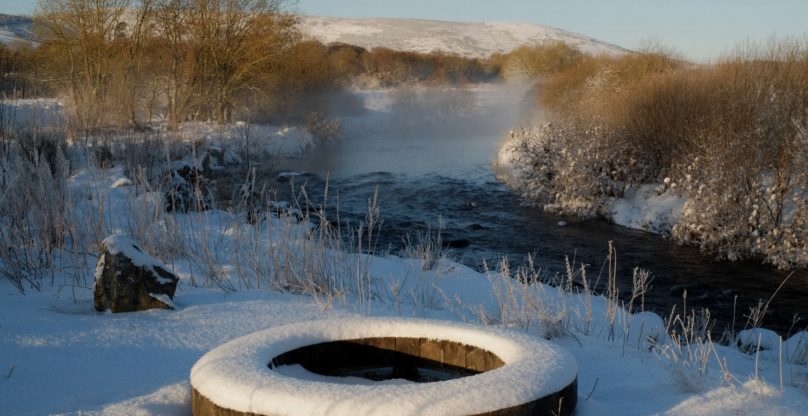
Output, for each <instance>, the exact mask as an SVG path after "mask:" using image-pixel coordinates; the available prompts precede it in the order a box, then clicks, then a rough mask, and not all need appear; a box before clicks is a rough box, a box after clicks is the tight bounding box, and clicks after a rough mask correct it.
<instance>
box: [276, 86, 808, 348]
mask: <svg viewBox="0 0 808 416" xmlns="http://www.w3.org/2000/svg"><path fill="white" fill-rule="evenodd" d="M526 89H527V88H525V87H524V86H512V87H482V88H477V89H474V90H465V91H464V90H444V89H435V90H422V91H419V92H405V93H397V94H396V93H365V94H364V95H365V99H366V103H367V106H368V107H369V108H371V110H369V111H368V114H367V115H365V116H363V117H361V118H358V119H355V120H349V121H348V122H346V123H345V134H344V136H345V137H344V138H343V139H341V140H339V141H337V142H334V143H330V144H327V145H325V146H323V147H322V148H321V149H319V150H318V151H316V152H315V153H313V154H310V155H307V156H306V157H305V158H302V159H290V160H281V161H278V163H277V164H276V166H275V169H280V170H282V171H296V172H306V173H307V174H306V175H302V176H299V177H297V178H296V179H295V182H294V186H295V187H299V186H300V185H302V184H303V183H304V182H305V183H306V189H307V192H308V193H309V196H310V197H311V199H312V200H313V201H316V202H317V201H319V200H318V198H319V197H320V196H321V195H322V189H323V186H324V183H325V179H326V178H328V186H329V202H330V203H331V205H332V206H333V205H336V202H337V195H338V200H339V211H340V217H341V220H342V221H350V222H353V223H354V224H356V223H357V222H358V221H359V220H361V219H362V218H363V217H364V213H365V212H367V204H368V198H370V197H371V196H372V195H373V193H374V191H375V190H377V189H378V194H379V205H380V208H381V216H382V219H383V224H382V229H381V234H380V241H379V247H384V248H389V250H390V252H391V253H393V254H396V253H397V251H398V250H399V249H400V248H401V246H402V238H403V237H404V236H405V235H406V234H408V233H411V234H412V233H414V232H417V231H419V230H426V229H427V228H428V227H430V226H431V227H432V228H433V229H434V228H436V227H437V226H438V223H439V222H440V223H441V224H442V226H443V240H444V241H445V242H451V243H452V246H453V247H454V248H451V249H450V251H449V252H450V255H451V256H452V257H453V258H455V259H457V260H459V261H460V262H462V263H465V264H467V265H469V266H472V267H475V268H477V269H482V267H483V262H487V264H489V265H492V266H494V267H495V265H496V264H497V262H498V261H499V259H501V258H502V257H508V258H509V260H510V261H511V264H512V265H519V264H523V263H524V262H525V260H526V256H527V254H529V253H533V254H535V256H536V257H535V264H537V265H539V266H541V267H542V268H543V269H544V271H545V272H546V273H548V274H552V273H555V272H563V261H564V256H569V258H570V259H571V260H573V259H574V260H575V261H576V262H577V263H579V264H580V263H581V262H583V263H585V264H588V265H589V268H588V276H589V277H590V278H591V279H593V280H595V279H597V277H598V274H599V272H600V271H601V269H602V265H603V263H604V261H605V259H606V255H607V247H608V242H609V241H614V244H615V247H616V249H617V256H618V267H619V279H620V281H619V285H620V288H621V290H622V291H623V293H624V296H627V295H628V294H630V289H631V276H632V269H633V268H634V267H643V268H646V269H649V270H651V272H652V273H653V275H654V280H653V282H652V290H651V291H650V293H649V294H648V295H647V296H646V308H647V309H652V310H655V311H656V312H658V313H660V314H661V315H663V316H664V315H666V314H667V313H669V312H670V310H671V308H672V307H673V306H674V305H679V306H678V307H677V309H678V310H679V311H681V309H680V308H681V307H682V295H683V293H684V292H685V291H686V292H687V308H688V309H690V308H694V307H707V308H709V309H710V310H711V312H712V317H713V318H717V319H718V320H719V322H720V324H721V325H724V324H725V323H728V322H729V321H731V319H732V317H733V310H734V311H735V312H734V314H735V316H736V327H740V328H742V327H743V325H744V323H745V321H746V318H745V317H744V316H745V315H747V314H748V312H749V308H750V307H751V306H754V305H755V304H757V301H758V299H763V300H764V301H766V300H767V299H768V298H769V297H770V296H771V295H772V293H773V292H774V291H775V289H776V288H777V287H778V285H779V284H780V283H781V281H782V280H783V279H784V278H785V277H786V276H787V274H785V273H783V272H779V271H777V270H776V269H773V268H771V267H767V266H762V265H760V264H758V263H756V262H742V263H737V262H736V263H729V262H714V261H713V260H712V259H711V258H710V257H706V256H703V255H701V254H700V253H699V252H698V250H697V249H695V248H691V247H680V246H678V245H677V244H676V243H674V242H671V241H668V240H666V239H664V238H663V237H661V236H658V235H653V234H648V233H644V232H641V231H635V230H630V229H626V228H623V227H619V226H615V225H611V224H609V223H607V222H605V221H597V220H589V221H577V220H575V219H570V218H564V220H565V221H566V222H568V223H569V224H568V225H567V226H565V227H561V226H559V225H558V222H559V220H561V218H559V217H556V216H551V215H547V214H544V213H543V212H542V211H541V210H540V209H537V208H530V207H524V206H522V205H521V201H520V198H519V197H518V195H515V194H513V193H512V192H511V191H510V190H509V189H507V188H506V187H505V186H504V185H503V184H501V183H499V182H498V181H497V180H496V177H495V174H494V172H493V170H492V168H491V161H492V160H494V158H495V157H496V154H497V150H498V147H499V144H500V141H501V138H502V137H503V136H504V135H505V134H507V131H508V130H509V129H510V128H511V127H513V126H516V125H518V124H520V122H521V121H522V120H526V118H525V117H526V116H529V114H527V115H526V114H525V112H524V111H522V110H520V108H521V105H520V104H522V102H523V97H524V96H526V95H525V91H526ZM277 186H278V191H279V193H280V197H281V198H284V196H288V194H286V195H284V194H285V193H287V192H289V190H290V188H291V187H290V186H289V185H288V184H286V183H284V182H282V181H279V183H278V184H277ZM605 280H606V277H605V276H603V277H601V279H600V282H601V285H602V283H603V282H604V281H605ZM736 296H737V302H736ZM806 299H808V273H806V272H805V271H801V272H797V273H796V274H795V275H794V276H792V277H791V278H790V279H789V281H788V282H787V283H786V285H785V286H784V287H783V289H782V290H781V291H780V293H779V294H778V295H777V297H776V298H775V299H774V300H773V301H772V303H771V305H770V306H769V313H768V315H767V317H766V318H765V319H764V322H763V325H764V326H766V327H769V328H772V329H775V330H778V331H780V332H782V333H787V332H788V331H789V329H790V327H791V326H792V318H793V316H794V314H799V315H800V316H808V304H806V302H805V300H806ZM805 326H806V323H805V322H799V323H798V324H797V325H796V327H795V329H801V328H804V327H805ZM716 329H718V330H720V329H721V328H716Z"/></svg>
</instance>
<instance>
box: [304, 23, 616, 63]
mask: <svg viewBox="0 0 808 416" xmlns="http://www.w3.org/2000/svg"><path fill="white" fill-rule="evenodd" d="M301 29H302V30H303V32H304V33H307V34H308V35H309V36H311V37H312V38H314V39H317V40H319V41H321V42H323V43H331V42H343V43H348V44H351V45H357V46H361V47H363V48H366V49H372V48H375V47H385V48H389V49H394V50H402V51H413V52H432V51H435V50H440V51H444V52H453V53H457V54H460V55H464V56H469V57H485V56H488V55H490V54H492V53H494V52H507V51H510V50H512V49H515V48H517V47H518V46H520V45H523V44H526V43H547V42H555V41H564V42H566V43H568V44H570V45H573V46H575V47H577V48H579V49H580V50H582V51H584V52H587V53H592V54H620V53H623V52H625V51H626V50H625V49H623V48H621V47H619V46H615V45H611V44H608V43H605V42H601V41H598V40H595V39H592V38H589V37H587V36H583V35H579V34H575V33H571V32H567V31H564V30H561V29H555V28H551V27H547V26H540V25H536V24H531V23H464V22H442V21H437V20H414V19H347V18H336V17H317V16H305V17H303V18H302V22H301Z"/></svg>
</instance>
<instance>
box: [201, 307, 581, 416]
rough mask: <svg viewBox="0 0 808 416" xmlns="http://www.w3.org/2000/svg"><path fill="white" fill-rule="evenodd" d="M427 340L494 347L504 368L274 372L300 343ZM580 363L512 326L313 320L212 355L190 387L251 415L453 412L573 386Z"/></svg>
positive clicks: (502, 405)
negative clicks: (368, 379)
mask: <svg viewBox="0 0 808 416" xmlns="http://www.w3.org/2000/svg"><path fill="white" fill-rule="evenodd" d="M385 337H391V338H427V339H433V340H442V341H451V342H456V343H461V344H465V345H469V346H473V347H477V348H481V349H484V350H486V351H489V352H491V353H493V354H495V355H496V356H498V357H499V358H500V359H501V360H502V361H503V362H504V363H505V364H504V365H503V366H502V367H499V368H496V369H494V370H490V371H487V372H483V373H480V374H476V375H473V376H468V377H462V378H457V379H452V380H447V381H440V382H433V383H411V384H404V385H390V384H378V385H345V384H337V383H328V382H321V381H311V380H304V379H299V378H293V377H288V376H285V375H282V374H279V373H278V372H275V371H272V370H271V369H270V368H269V367H268V364H269V362H270V360H272V359H273V358H274V357H276V356H279V355H281V354H283V353H286V352H288V351H292V350H295V349H297V348H301V347H305V346H309V345H314V344H320V343H324V342H332V341H346V340H354V339H363V338H385ZM577 374H578V364H577V362H576V361H575V358H574V357H573V356H572V355H571V354H570V353H569V352H567V351H566V350H564V349H563V348H561V347H559V346H557V345H555V344H552V343H550V342H548V341H545V340H543V339H540V338H537V337H533V336H530V335H527V334H524V333H519V332H515V331H510V330H506V329H499V328H491V327H478V326H472V325H468V324H460V323H455V322H445V321H435V320H426V319H403V318H373V317H361V318H346V319H328V320H318V321H308V322H301V323H295V324H291V325H284V326H279V327H273V328H269V329H265V330H263V331H259V332H255V333H253V334H250V335H247V336H244V337H241V338H238V339H235V340H233V341H230V342H228V343H226V344H224V345H222V346H220V347H218V348H216V349H214V350H212V351H210V352H208V353H207V354H205V355H204V356H203V357H202V358H200V359H199V361H197V363H196V364H195V365H194V366H193V368H192V369H191V386H192V387H193V389H194V390H195V392H196V393H198V394H199V395H200V396H202V397H204V398H205V399H207V400H209V401H211V402H212V403H214V404H215V405H217V406H219V407H222V408H225V409H230V410H233V411H237V412H245V413H252V414H290V415H293V414H301V415H303V414H305V415H324V414H329V415H357V414H368V415H370V414H378V415H406V414H423V415H449V414H458V415H459V414H465V415H468V414H477V413H485V412H492V411H496V410H500V409H506V408H511V407H515V406H519V405H523V404H525V403H529V402H532V401H535V400H537V399H541V398H543V397H545V396H549V395H552V394H554V393H558V392H561V391H562V390H565V389H567V388H569V387H570V386H571V385H572V384H573V383H575V382H576V380H577Z"/></svg>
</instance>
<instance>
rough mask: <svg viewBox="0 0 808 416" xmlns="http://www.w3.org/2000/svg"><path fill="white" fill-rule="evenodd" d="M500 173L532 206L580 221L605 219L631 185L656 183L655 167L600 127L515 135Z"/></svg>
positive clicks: (549, 127) (546, 128) (558, 126)
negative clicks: (506, 172)
mask: <svg viewBox="0 0 808 416" xmlns="http://www.w3.org/2000/svg"><path fill="white" fill-rule="evenodd" d="M510 136H511V137H510V140H509V141H508V142H507V143H506V144H505V147H504V148H503V149H502V151H501V153H500V160H499V165H500V166H499V167H500V172H501V173H503V169H504V170H507V169H508V167H510V168H511V172H510V175H511V177H510V178H509V179H506V180H508V181H509V182H510V183H511V184H512V185H513V186H515V187H516V188H517V189H518V190H519V191H520V192H521V193H522V195H523V196H524V197H525V199H526V200H527V201H529V202H531V203H534V204H537V205H539V206H541V207H543V208H544V209H545V210H546V211H549V212H553V213H557V214H562V215H576V216H579V217H592V216H597V215H602V214H604V211H605V209H606V208H607V207H608V205H609V203H610V202H611V201H612V200H613V199H614V198H618V197H621V196H622V195H623V193H624V192H625V191H626V189H627V187H628V186H630V185H632V184H637V183H645V182H649V181H652V180H653V179H654V177H655V167H654V166H652V165H649V164H648V163H645V162H644V161H643V159H642V157H641V155H640V154H638V152H637V151H636V148H634V147H632V146H631V143H630V142H628V141H626V140H624V139H623V138H622V136H621V135H620V134H619V133H615V132H612V131H609V130H606V129H603V128H601V127H598V126H597V125H594V126H591V127H590V126H586V127H585V126H582V125H581V124H576V123H564V122H558V123H549V124H545V125H543V126H533V127H528V128H521V129H518V130H513V131H511V133H510Z"/></svg>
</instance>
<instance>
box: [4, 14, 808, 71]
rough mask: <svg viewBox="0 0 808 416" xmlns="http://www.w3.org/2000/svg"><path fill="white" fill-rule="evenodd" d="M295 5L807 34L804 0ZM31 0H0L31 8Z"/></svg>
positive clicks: (624, 27)
mask: <svg viewBox="0 0 808 416" xmlns="http://www.w3.org/2000/svg"><path fill="white" fill-rule="evenodd" d="M296 3H297V4H296V5H295V6H293V8H294V9H295V10H296V11H299V12H303V13H307V14H313V15H322V16H340V17H409V18H424V19H439V20H456V21H511V22H531V23H539V24H543V25H548V26H554V27H558V28H561V29H566V30H569V31H572V32H577V33H581V34H585V35H588V36H591V37H594V38H597V39H601V40H604V41H607V42H611V43H615V44H617V45H620V46H624V47H627V48H636V47H637V46H639V45H641V44H642V43H643V42H646V41H648V40H649V39H658V40H660V41H661V42H662V43H663V44H664V45H666V46H669V47H672V48H674V49H676V50H678V51H679V52H681V53H683V54H684V55H685V56H687V57H689V58H692V59H695V60H705V59H709V58H712V57H716V56H718V55H720V54H722V53H725V52H727V51H728V50H730V49H731V48H732V47H734V46H735V45H737V44H739V43H742V42H745V41H747V40H753V41H763V40H766V39H767V38H769V37H771V36H778V37H785V36H790V37H806V36H808V23H807V22H808V1H806V0H768V1H764V0H678V1H677V0H667V1H659V0H611V1H610V0H493V1H492V0H396V1H388V0H297V2H296ZM35 6H36V0H0V13H16V14H18V13H31V12H32V11H33V10H34V8H35Z"/></svg>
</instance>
